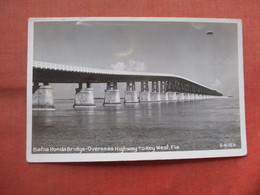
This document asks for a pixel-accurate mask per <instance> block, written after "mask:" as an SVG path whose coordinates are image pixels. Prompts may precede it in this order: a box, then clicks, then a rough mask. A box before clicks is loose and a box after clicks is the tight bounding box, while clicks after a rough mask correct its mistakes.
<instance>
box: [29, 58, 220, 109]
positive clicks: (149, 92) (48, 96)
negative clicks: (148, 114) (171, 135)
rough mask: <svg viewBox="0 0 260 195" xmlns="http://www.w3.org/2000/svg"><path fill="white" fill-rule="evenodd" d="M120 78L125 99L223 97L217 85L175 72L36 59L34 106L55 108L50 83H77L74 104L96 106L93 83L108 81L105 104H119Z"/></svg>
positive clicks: (34, 63) (125, 100)
mask: <svg viewBox="0 0 260 195" xmlns="http://www.w3.org/2000/svg"><path fill="white" fill-rule="evenodd" d="M119 82H125V83H126V91H125V97H124V103H139V102H160V101H191V100H202V99H210V98H219V97H223V95H222V94H221V93H220V92H218V91H216V90H214V89H211V88H209V87H206V86H204V85H202V84H199V83H197V82H195V81H192V80H189V79H187V78H184V77H181V76H178V75H173V74H160V73H150V72H134V71H118V70H106V69H96V68H88V67H79V66H70V65H62V64H54V63H47V62H39V61H33V109H43V110H49V109H55V107H54V102H53V94H52V88H51V86H50V85H49V83H78V84H79V87H78V88H76V94H75V103H74V108H77V107H88V106H95V101H94V91H93V88H91V84H92V83H106V84H107V87H106V89H105V95H104V105H109V104H120V103H121V102H120V95H119V90H118V88H117V83H119ZM136 82H141V89H140V91H137V89H136V86H135V84H136ZM149 83H151V89H150V87H149ZM40 84H41V85H40ZM83 84H84V85H83Z"/></svg>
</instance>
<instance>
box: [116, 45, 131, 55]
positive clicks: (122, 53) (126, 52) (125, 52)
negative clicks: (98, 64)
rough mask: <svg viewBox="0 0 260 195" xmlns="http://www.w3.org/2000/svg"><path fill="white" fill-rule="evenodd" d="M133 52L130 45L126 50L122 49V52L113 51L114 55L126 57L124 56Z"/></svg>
mask: <svg viewBox="0 0 260 195" xmlns="http://www.w3.org/2000/svg"><path fill="white" fill-rule="evenodd" d="M132 53H133V48H132V47H131V48H130V49H129V50H127V51H124V52H118V53H115V54H114V55H115V56H116V57H126V56H129V55H131V54H132Z"/></svg>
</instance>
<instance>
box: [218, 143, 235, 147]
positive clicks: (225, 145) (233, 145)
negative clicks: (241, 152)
mask: <svg viewBox="0 0 260 195" xmlns="http://www.w3.org/2000/svg"><path fill="white" fill-rule="evenodd" d="M219 147H220V148H234V147H236V143H220V144H219Z"/></svg>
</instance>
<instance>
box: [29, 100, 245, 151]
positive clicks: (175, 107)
mask: <svg viewBox="0 0 260 195" xmlns="http://www.w3.org/2000/svg"><path fill="white" fill-rule="evenodd" d="M95 102H96V105H97V106H96V107H95V108H89V109H86V110H80V111H75V110H74V109H73V107H72V106H73V103H74V101H73V100H56V101H55V107H56V111H33V134H32V136H33V143H32V144H33V147H35V148H40V147H43V148H51V147H54V148H62V147H65V148H66V147H71V148H74V149H75V148H76V147H82V148H84V147H85V148H95V147H99V149H100V148H102V147H112V148H115V147H126V148H130V147H135V146H140V147H143V149H142V151H150V150H152V148H153V147H155V146H165V145H167V144H168V145H169V146H174V148H165V149H163V150H181V151H184V150H199V149H201V150H207V149H223V148H221V147H220V145H221V144H222V145H223V144H232V148H240V147H241V141H240V125H239V107H238V101H237V100H235V99H232V98H229V99H211V100H200V101H191V102H168V103H143V104H136V105H123V104H122V105H121V106H108V107H103V105H102V103H103V100H95ZM144 147H146V148H145V149H144ZM149 147H150V148H149ZM160 150H162V148H161V149H160ZM73 151H74V152H77V149H75V150H73ZM73 151H72V152H73ZM138 151H140V150H138ZM156 151H157V150H156ZM34 152H37V151H34ZM38 152H39V151H38ZM40 152H43V151H40ZM54 152H64V151H61V150H59V151H54ZM67 152H68V151H67ZM83 152H84V151H83ZM85 152H99V150H98V151H93V150H86V151H85ZM110 152H111V151H110ZM114 152H120V151H117V150H116V151H114ZM129 152H132V151H131V150H129Z"/></svg>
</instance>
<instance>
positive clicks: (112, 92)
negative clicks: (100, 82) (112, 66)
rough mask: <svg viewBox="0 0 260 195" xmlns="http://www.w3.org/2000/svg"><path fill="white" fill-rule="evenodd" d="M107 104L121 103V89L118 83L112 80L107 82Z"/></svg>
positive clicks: (105, 102)
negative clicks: (118, 87)
mask: <svg viewBox="0 0 260 195" xmlns="http://www.w3.org/2000/svg"><path fill="white" fill-rule="evenodd" d="M106 104H108V105H109V104H121V102H120V94H119V90H118V89H117V83H116V82H114V81H110V82H108V83H107V89H106V90H105V99H104V105H106Z"/></svg>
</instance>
